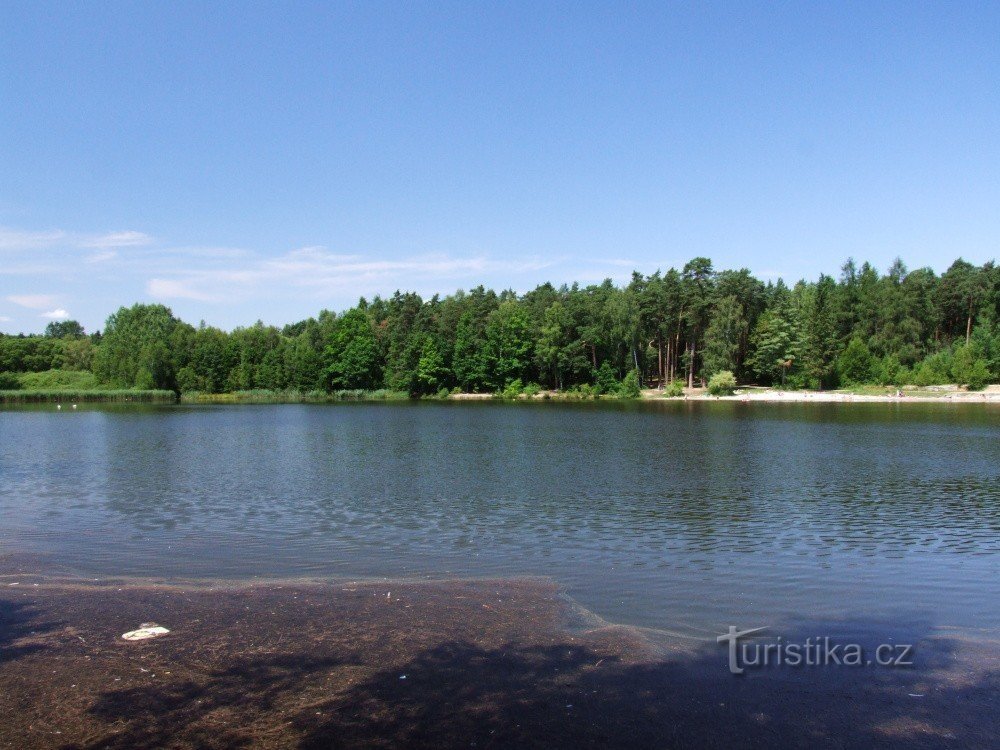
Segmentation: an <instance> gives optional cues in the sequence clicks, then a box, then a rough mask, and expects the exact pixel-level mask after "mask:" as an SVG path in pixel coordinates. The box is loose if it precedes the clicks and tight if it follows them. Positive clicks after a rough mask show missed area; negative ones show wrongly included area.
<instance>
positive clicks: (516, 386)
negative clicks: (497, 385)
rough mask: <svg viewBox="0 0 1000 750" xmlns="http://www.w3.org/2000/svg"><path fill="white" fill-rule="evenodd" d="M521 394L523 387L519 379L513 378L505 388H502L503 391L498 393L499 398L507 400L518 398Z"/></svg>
mask: <svg viewBox="0 0 1000 750" xmlns="http://www.w3.org/2000/svg"><path fill="white" fill-rule="evenodd" d="M523 392H524V385H523V384H522V383H521V379H520V378H514V379H513V380H511V381H510V382H509V383H507V385H506V386H504V389H503V390H502V391H500V398H507V399H513V398H518V397H519V396H520V395H521V393H523Z"/></svg>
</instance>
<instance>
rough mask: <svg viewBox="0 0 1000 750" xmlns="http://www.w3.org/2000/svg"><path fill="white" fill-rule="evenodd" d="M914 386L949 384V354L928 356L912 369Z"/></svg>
mask: <svg viewBox="0 0 1000 750" xmlns="http://www.w3.org/2000/svg"><path fill="white" fill-rule="evenodd" d="M912 380H913V384H914V385H943V384H945V383H950V382H951V352H949V351H943V352H938V353H937V354H929V355H928V356H927V357H925V358H924V360H923V361H922V362H921V363H920V364H919V365H917V366H916V367H914V368H913V378H912Z"/></svg>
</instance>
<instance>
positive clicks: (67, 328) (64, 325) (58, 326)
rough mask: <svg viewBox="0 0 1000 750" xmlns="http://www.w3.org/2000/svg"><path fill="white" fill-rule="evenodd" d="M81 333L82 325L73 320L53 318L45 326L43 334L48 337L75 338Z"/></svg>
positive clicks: (82, 333)
mask: <svg viewBox="0 0 1000 750" xmlns="http://www.w3.org/2000/svg"><path fill="white" fill-rule="evenodd" d="M83 335H84V332H83V326H82V325H80V324H79V323H77V322H76V321H75V320H53V321H52V322H51V323H49V324H48V325H47V326H45V336H46V337H47V338H50V339H64V338H77V337H82V336H83Z"/></svg>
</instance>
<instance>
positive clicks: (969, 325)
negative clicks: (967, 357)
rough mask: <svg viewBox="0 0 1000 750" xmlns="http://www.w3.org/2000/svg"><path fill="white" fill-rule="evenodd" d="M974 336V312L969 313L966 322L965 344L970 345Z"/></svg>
mask: <svg viewBox="0 0 1000 750" xmlns="http://www.w3.org/2000/svg"><path fill="white" fill-rule="evenodd" d="M971 337H972V313H969V318H968V320H967V321H966V323H965V345H966V346H968V345H969V339H970V338H971Z"/></svg>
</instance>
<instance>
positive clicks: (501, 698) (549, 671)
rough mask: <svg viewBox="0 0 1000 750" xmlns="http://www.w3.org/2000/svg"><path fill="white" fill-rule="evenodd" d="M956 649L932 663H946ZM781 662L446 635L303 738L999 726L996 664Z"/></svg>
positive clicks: (609, 736) (893, 741)
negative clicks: (953, 678) (731, 661)
mask: <svg viewBox="0 0 1000 750" xmlns="http://www.w3.org/2000/svg"><path fill="white" fill-rule="evenodd" d="M721 648H722V647H721V646H719V649H720V650H721ZM951 648H952V646H949V645H945V644H942V649H941V651H940V652H936V653H935V654H934V655H933V656H932V658H931V661H932V662H934V663H936V664H937V665H938V666H939V667H940V666H941V665H942V664H943V663H945V662H948V661H950V658H949V655H948V653H949V651H950V650H951ZM602 658H603V662H602ZM844 669H845V668H839V670H844ZM777 671H778V670H773V671H772V672H771V673H756V674H746V675H744V676H743V677H734V676H733V675H730V674H729V673H728V671H727V669H726V666H725V663H724V659H721V658H720V654H719V652H718V650H717V649H716V648H715V647H714V646H713V647H712V648H706V649H704V650H702V651H701V652H699V653H698V654H696V655H694V656H693V657H691V658H686V657H682V658H677V659H674V660H670V661H666V662H662V663H657V664H641V665H634V664H633V665H627V664H624V663H621V662H619V661H616V660H614V659H613V658H612V659H611V660H610V661H609V660H608V658H606V657H602V656H601V655H600V654H599V653H597V652H594V651H592V650H590V649H588V648H581V647H565V646H551V647H541V648H538V647H536V648H528V649H518V648H516V647H505V648H501V649H492V650H483V649H481V648H478V647H475V646H471V645H468V644H449V645H443V646H440V647H438V648H435V649H431V650H428V651H426V652H424V653H421V654H419V655H418V656H417V657H416V658H414V659H413V660H412V661H410V662H409V663H408V664H406V665H405V666H403V667H402V668H399V669H392V670H387V671H384V672H382V673H380V674H377V675H375V676H374V677H373V678H372V679H370V680H368V681H366V682H365V683H364V684H361V685H359V686H357V687H356V688H355V689H354V690H352V691H351V693H350V695H349V696H348V697H347V699H345V700H344V701H343V702H340V701H337V702H333V703H331V704H330V705H328V706H325V707H324V708H323V717H317V716H315V714H314V713H303V714H302V715H301V716H300V720H299V726H300V728H301V729H302V730H303V731H304V739H303V740H302V742H301V744H300V747H302V748H328V747H385V748H392V747H427V748H432V747H480V748H482V747H538V748H554V747H558V748H581V747H601V748H604V747H620V748H662V747H691V748H693V747H711V748H733V747H804V748H805V747H823V746H826V747H859V748H861V747H865V748H867V747H906V748H937V747H949V746H953V747H989V746H990V744H991V743H992V742H993V741H994V740H995V737H996V730H997V719H996V717H995V710H994V708H995V706H994V702H995V700H996V697H997V696H998V695H1000V692H998V689H1000V675H998V673H997V672H996V671H993V672H992V673H990V674H988V675H986V676H983V677H980V678H979V679H977V680H976V681H975V682H973V683H972V684H967V685H964V686H961V687H957V688H952V689H945V690H943V691H938V689H937V688H928V686H927V685H926V684H925V674H924V672H923V670H922V669H921V668H919V667H918V668H917V669H913V670H905V671H904V670H894V672H895V673H894V674H891V675H887V674H884V673H881V674H880V673H878V672H875V671H873V670H854V671H851V670H847V671H848V672H850V674H837V673H836V672H837V671H838V670H837V669H834V668H831V667H828V668H825V669H812V670H800V671H797V672H793V674H791V675H789V674H777ZM831 672H833V674H830V673H831ZM404 674H405V675H406V679H405V680H404V679H401V677H402V675H404ZM911 694H912V695H920V696H922V697H919V698H917V697H911ZM991 706H993V707H991Z"/></svg>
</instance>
